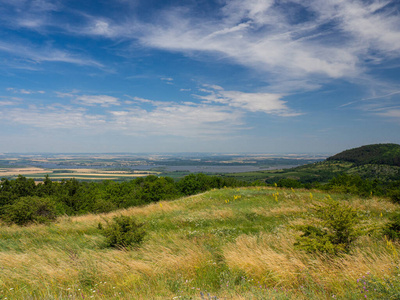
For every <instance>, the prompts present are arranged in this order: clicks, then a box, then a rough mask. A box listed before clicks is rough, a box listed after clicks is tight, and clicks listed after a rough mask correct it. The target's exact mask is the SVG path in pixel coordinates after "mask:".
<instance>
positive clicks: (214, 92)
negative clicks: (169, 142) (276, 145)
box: [195, 85, 300, 117]
mask: <svg viewBox="0 0 400 300" xmlns="http://www.w3.org/2000/svg"><path fill="white" fill-rule="evenodd" d="M206 87H207V88H208V89H201V91H202V92H205V93H208V95H205V96H202V95H195V96H196V97H197V98H199V99H202V100H203V102H204V103H220V104H225V105H228V106H231V107H235V108H240V109H244V110H246V111H250V112H264V113H267V114H274V115H278V116H283V117H289V116H290V117H292V116H298V115H300V113H298V112H294V111H292V110H291V109H289V107H288V106H287V105H286V102H285V101H282V100H281V98H283V96H284V95H283V94H271V93H244V92H239V91H225V90H224V89H223V88H221V87H220V86H215V85H206Z"/></svg>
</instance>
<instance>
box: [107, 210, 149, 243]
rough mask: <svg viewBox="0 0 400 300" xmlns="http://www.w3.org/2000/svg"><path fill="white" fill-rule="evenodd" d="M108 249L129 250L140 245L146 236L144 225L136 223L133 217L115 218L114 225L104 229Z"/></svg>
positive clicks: (109, 224)
mask: <svg viewBox="0 0 400 300" xmlns="http://www.w3.org/2000/svg"><path fill="white" fill-rule="evenodd" d="M102 233H103V235H104V236H105V237H106V243H107V246H108V247H116V248H127V247H130V246H135V245H139V244H140V243H141V242H142V241H143V239H144V236H145V235H146V232H145V231H144V229H143V224H138V223H136V221H135V219H134V218H133V217H128V216H119V217H114V218H113V222H112V223H108V224H107V226H106V227H105V228H104V229H102Z"/></svg>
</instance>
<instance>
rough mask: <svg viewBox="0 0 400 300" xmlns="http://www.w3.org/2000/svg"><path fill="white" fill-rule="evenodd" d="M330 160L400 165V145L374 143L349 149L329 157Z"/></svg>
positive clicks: (362, 163) (359, 163)
mask: <svg viewBox="0 0 400 300" xmlns="http://www.w3.org/2000/svg"><path fill="white" fill-rule="evenodd" d="M327 160H328V161H334V160H337V161H347V162H352V163H355V164H357V165H365V164H383V165H390V166H398V167H400V145H397V144H374V145H367V146H362V147H358V148H354V149H349V150H346V151H343V152H340V153H338V154H336V155H334V156H331V157H329V158H327Z"/></svg>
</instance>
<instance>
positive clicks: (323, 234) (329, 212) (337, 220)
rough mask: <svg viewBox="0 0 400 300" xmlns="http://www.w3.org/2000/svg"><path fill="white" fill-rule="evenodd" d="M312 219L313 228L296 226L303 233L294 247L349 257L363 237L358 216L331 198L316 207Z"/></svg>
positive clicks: (308, 225) (342, 203) (349, 207)
mask: <svg viewBox="0 0 400 300" xmlns="http://www.w3.org/2000/svg"><path fill="white" fill-rule="evenodd" d="M311 216H312V218H313V221H312V222H310V224H307V225H298V226H296V229H298V230H300V231H302V232H303V234H302V235H301V236H300V237H298V239H297V242H296V244H295V246H297V247H298V248H300V249H303V250H306V251H308V252H324V253H328V254H339V253H346V252H349V250H350V247H351V245H352V243H353V242H354V241H355V240H356V239H357V237H358V236H359V235H360V231H359V229H358V228H357V226H358V225H359V223H360V218H359V216H358V214H357V212H356V211H355V210H354V209H353V208H352V207H351V206H349V205H347V204H346V203H344V202H342V201H341V202H339V201H337V200H333V199H332V198H330V197H328V198H327V199H325V201H323V202H321V203H316V204H315V205H314V207H313V209H312V214H311Z"/></svg>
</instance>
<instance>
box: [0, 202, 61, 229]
mask: <svg viewBox="0 0 400 300" xmlns="http://www.w3.org/2000/svg"><path fill="white" fill-rule="evenodd" d="M56 217H57V213H56V207H55V205H54V202H53V200H52V199H51V198H40V197H36V196H34V197H21V198H19V199H18V200H16V201H15V202H14V203H13V204H10V205H7V206H5V208H4V211H3V215H2V218H3V220H4V221H5V222H7V223H15V224H17V225H27V224H29V223H49V222H53V221H55V220H56Z"/></svg>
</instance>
